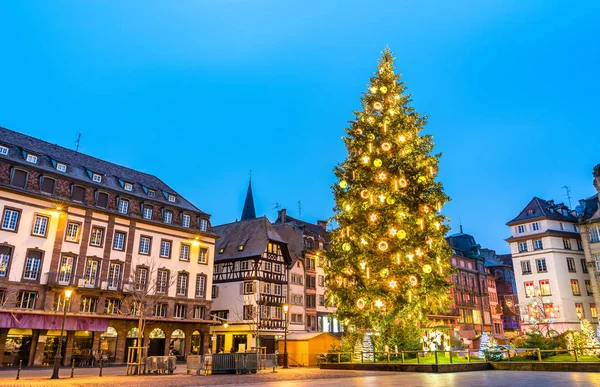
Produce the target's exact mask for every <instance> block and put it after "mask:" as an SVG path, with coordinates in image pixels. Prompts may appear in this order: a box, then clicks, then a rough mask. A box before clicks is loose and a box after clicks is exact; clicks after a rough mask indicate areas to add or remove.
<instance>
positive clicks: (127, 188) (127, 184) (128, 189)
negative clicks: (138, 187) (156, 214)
mask: <svg viewBox="0 0 600 387" xmlns="http://www.w3.org/2000/svg"><path fill="white" fill-rule="evenodd" d="M123 188H124V189H125V191H129V192H131V191H133V184H131V183H125V184H124V185H123Z"/></svg>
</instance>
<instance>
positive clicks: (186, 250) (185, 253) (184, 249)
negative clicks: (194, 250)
mask: <svg viewBox="0 0 600 387" xmlns="http://www.w3.org/2000/svg"><path fill="white" fill-rule="evenodd" d="M179 260H180V261H186V262H187V261H189V260H190V245H186V244H183V243H182V244H181V251H180V252H179Z"/></svg>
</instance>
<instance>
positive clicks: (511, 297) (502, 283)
mask: <svg viewBox="0 0 600 387" xmlns="http://www.w3.org/2000/svg"><path fill="white" fill-rule="evenodd" d="M481 254H482V255H483V256H484V258H485V265H486V267H487V268H488V269H489V270H490V272H491V273H492V275H493V276H494V278H495V280H496V282H495V285H496V294H497V297H498V305H499V306H500V311H501V318H502V331H503V332H504V333H512V334H516V333H518V331H519V323H520V314H519V307H518V303H519V300H518V296H517V285H516V282H515V272H514V269H513V266H512V265H513V262H512V256H511V255H510V254H500V255H498V254H496V252H495V251H494V250H490V249H481ZM490 297H491V296H490Z"/></svg>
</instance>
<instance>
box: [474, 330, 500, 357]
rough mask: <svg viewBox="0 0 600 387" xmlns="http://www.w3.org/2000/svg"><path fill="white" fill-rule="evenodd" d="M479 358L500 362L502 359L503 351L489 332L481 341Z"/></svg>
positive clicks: (484, 334)
mask: <svg viewBox="0 0 600 387" xmlns="http://www.w3.org/2000/svg"><path fill="white" fill-rule="evenodd" d="M479 357H480V358H481V359H487V360H491V361H499V360H501V359H502V349H501V348H500V346H499V345H498V342H497V341H496V339H494V338H493V337H490V335H489V334H488V333H487V332H483V333H482V334H481V338H480V339H479Z"/></svg>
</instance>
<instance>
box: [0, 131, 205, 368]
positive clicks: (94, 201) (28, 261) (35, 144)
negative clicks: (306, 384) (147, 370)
mask: <svg viewBox="0 0 600 387" xmlns="http://www.w3.org/2000/svg"><path fill="white" fill-rule="evenodd" d="M0 210H1V211H2V213H1V216H2V218H1V219H0V220H1V223H0V301H1V303H0V361H1V363H2V364H3V365H4V366H11V365H17V364H18V362H19V360H22V361H23V364H24V365H50V364H52V363H53V362H54V357H55V356H56V348H57V344H58V340H59V339H60V328H61V321H62V315H63V311H64V308H66V309H67V313H66V320H65V334H64V336H63V337H62V340H63V342H64V345H63V351H64V353H63V363H64V364H69V363H70V360H71V359H72V358H73V359H79V358H82V357H84V356H86V355H87V354H90V353H91V352H98V353H102V354H104V355H105V356H107V357H108V358H109V359H110V360H112V361H115V362H117V363H122V362H124V361H125V356H126V353H127V348H128V347H131V346H134V345H136V343H137V338H138V335H137V328H138V323H139V314H140V313H141V310H142V309H143V308H142V307H141V306H139V305H138V306H137V307H136V306H135V305H134V304H133V303H132V302H131V300H132V299H133V298H134V297H133V293H134V292H135V296H136V297H139V295H140V294H141V293H143V292H146V293H147V294H146V299H147V300H148V301H147V302H148V303H153V306H154V303H156V304H157V305H158V306H157V307H156V308H154V307H153V308H152V309H153V311H155V313H152V314H153V315H147V317H146V318H145V319H144V322H145V324H143V326H144V327H145V331H144V332H143V336H144V339H143V342H142V343H141V345H143V346H147V347H149V353H150V354H155V355H158V354H160V355H162V354H169V353H174V354H176V355H178V356H180V358H182V357H184V356H185V355H186V354H187V353H203V352H204V351H205V350H207V348H208V341H209V340H208V331H209V324H210V321H209V320H208V319H207V318H206V317H207V314H208V313H209V311H210V289H211V283H212V271H213V265H212V263H213V256H214V244H215V239H216V236H215V234H213V233H212V231H211V228H210V223H209V219H210V217H209V215H208V214H206V213H204V212H202V211H201V210H199V209H198V208H196V207H195V206H194V205H192V204H191V203H190V202H188V201H187V200H186V199H185V198H183V197H182V196H180V195H178V194H177V193H176V192H175V190H173V189H172V188H171V187H169V186H168V185H166V184H165V183H163V182H162V181H161V180H160V179H158V178H156V177H155V176H152V175H148V174H145V173H142V172H139V171H135V170H132V169H129V168H125V167H122V166H118V165H115V164H112V163H109V162H106V161H103V160H99V159H96V158H94V157H91V156H87V155H84V154H81V153H78V152H74V151H72V150H69V149H66V148H62V147H60V146H57V145H53V144H49V143H46V142H44V141H41V140H38V139H35V138H33V137H29V136H26V135H23V134H20V133H17V132H14V131H10V130H8V129H4V128H0ZM66 289H70V290H72V291H73V294H72V296H71V298H70V299H69V300H65V290H66ZM149 289H153V290H152V291H151V292H150V290H149ZM158 301H160V303H158Z"/></svg>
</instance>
